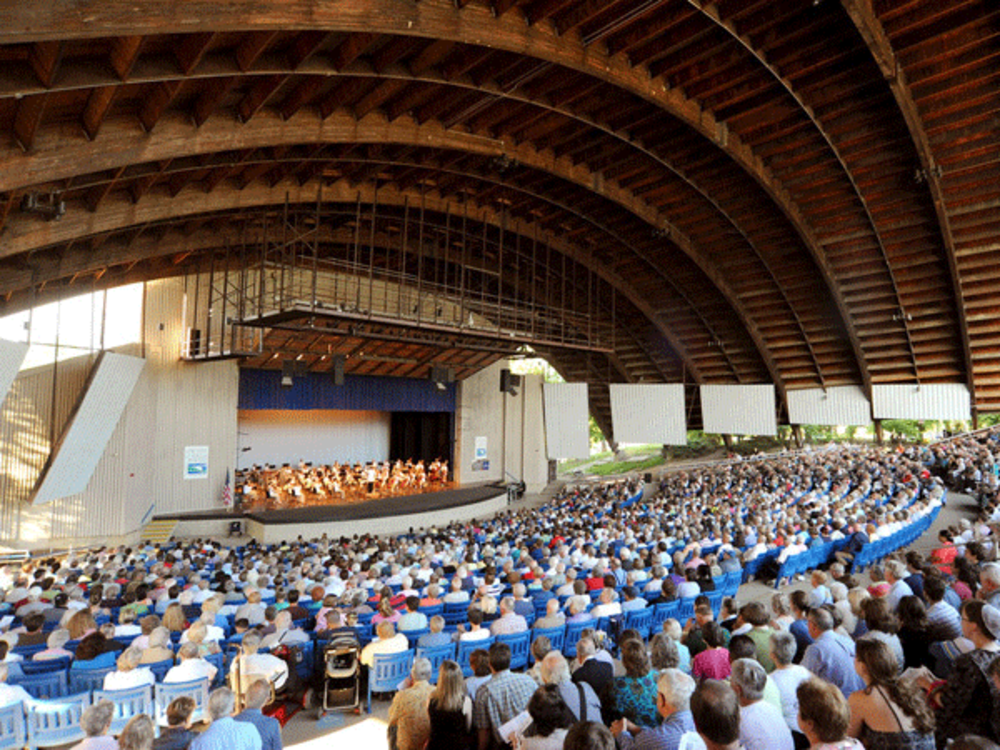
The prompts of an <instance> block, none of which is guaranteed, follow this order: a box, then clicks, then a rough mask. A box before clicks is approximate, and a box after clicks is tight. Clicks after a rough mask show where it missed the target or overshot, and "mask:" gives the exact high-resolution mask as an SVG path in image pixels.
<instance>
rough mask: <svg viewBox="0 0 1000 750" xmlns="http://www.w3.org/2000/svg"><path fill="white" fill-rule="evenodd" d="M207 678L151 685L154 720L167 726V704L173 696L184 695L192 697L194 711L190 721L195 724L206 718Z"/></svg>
mask: <svg viewBox="0 0 1000 750" xmlns="http://www.w3.org/2000/svg"><path fill="white" fill-rule="evenodd" d="M208 691H209V685H208V680H207V679H206V680H191V681H190V682H170V683H157V684H156V685H154V686H153V705H154V711H155V717H154V718H155V720H156V723H157V725H159V726H161V727H165V726H167V706H169V705H170V702H171V701H172V700H173V699H174V698H179V697H180V696H182V695H186V696H188V697H190V698H194V713H193V714H192V715H191V723H192V724H197V723H198V722H199V721H202V720H204V719H205V718H206V713H205V711H206V707H207V706H208Z"/></svg>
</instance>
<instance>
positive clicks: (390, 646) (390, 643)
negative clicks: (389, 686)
mask: <svg viewBox="0 0 1000 750" xmlns="http://www.w3.org/2000/svg"><path fill="white" fill-rule="evenodd" d="M375 633H376V635H377V636H378V638H377V639H376V640H374V641H372V642H371V643H369V644H368V645H367V646H365V647H364V648H363V649H362V650H361V663H362V664H364V665H365V666H366V667H369V668H370V667H371V666H372V664H374V663H375V654H400V653H402V652H403V651H406V650H407V649H408V648H409V647H410V644H409V641H407V640H406V636H405V635H403V634H402V633H397V632H396V628H395V627H394V626H393V624H392V623H391V622H388V621H384V622H380V623H379V624H378V625H377V626H376V627H375ZM249 637H250V636H247V638H249ZM243 640H244V642H245V641H246V638H244V639H243ZM282 664H284V662H282Z"/></svg>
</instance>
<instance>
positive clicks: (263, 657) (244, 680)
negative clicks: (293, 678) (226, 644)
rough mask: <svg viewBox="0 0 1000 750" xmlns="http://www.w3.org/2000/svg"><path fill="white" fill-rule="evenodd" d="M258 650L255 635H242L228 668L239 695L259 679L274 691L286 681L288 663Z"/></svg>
mask: <svg viewBox="0 0 1000 750" xmlns="http://www.w3.org/2000/svg"><path fill="white" fill-rule="evenodd" d="M403 640H404V641H405V640H406V639H405V638H404V639H403ZM258 648H260V636H259V635H257V633H254V632H249V633H247V634H246V635H244V636H243V643H242V644H241V645H240V655H239V656H238V657H237V658H235V659H233V663H232V665H231V666H230V668H229V674H230V675H232V676H235V675H237V674H239V681H240V692H241V693H245V692H246V689H247V688H248V687H249V686H250V683H251V682H253V681H254V680H255V679H257V678H259V677H262V678H264V679H265V680H267V681H268V682H270V683H271V684H272V685H274V689H275V690H280V689H281V688H282V687H284V685H285V682H286V681H287V680H288V663H287V662H285V660H284V659H279V658H278V657H277V656H271V655H270V654H260V653H257V649H258Z"/></svg>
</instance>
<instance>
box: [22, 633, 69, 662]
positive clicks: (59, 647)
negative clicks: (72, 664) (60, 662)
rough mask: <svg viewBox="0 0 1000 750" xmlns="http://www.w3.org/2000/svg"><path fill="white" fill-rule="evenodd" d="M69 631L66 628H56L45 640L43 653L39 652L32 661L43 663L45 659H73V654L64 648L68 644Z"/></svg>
mask: <svg viewBox="0 0 1000 750" xmlns="http://www.w3.org/2000/svg"><path fill="white" fill-rule="evenodd" d="M69 640H70V638H69V631H68V630H66V628H58V629H56V630H53V631H52V632H51V633H49V637H48V638H47V639H46V640H45V645H46V647H47V648H46V649H45V650H44V651H39V652H38V653H36V654H35V655H34V656H33V657H31V660H32V661H45V660H47V659H61V658H63V657H66V656H68V657H69V658H70V659H72V658H73V652H72V651H70V650H68V649H67V648H65V646H66V644H67V643H69Z"/></svg>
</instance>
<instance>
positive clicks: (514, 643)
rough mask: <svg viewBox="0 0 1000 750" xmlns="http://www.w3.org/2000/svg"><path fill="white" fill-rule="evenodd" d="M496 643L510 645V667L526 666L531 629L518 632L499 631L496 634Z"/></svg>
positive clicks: (529, 649) (521, 667)
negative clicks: (499, 632)
mask: <svg viewBox="0 0 1000 750" xmlns="http://www.w3.org/2000/svg"><path fill="white" fill-rule="evenodd" d="M496 642H497V643H506V644H507V645H508V646H510V668H511V669H523V668H525V667H526V666H528V654H529V652H530V651H531V631H530V630H525V631H523V632H520V633H501V634H500V635H497V636H496Z"/></svg>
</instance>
